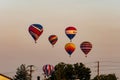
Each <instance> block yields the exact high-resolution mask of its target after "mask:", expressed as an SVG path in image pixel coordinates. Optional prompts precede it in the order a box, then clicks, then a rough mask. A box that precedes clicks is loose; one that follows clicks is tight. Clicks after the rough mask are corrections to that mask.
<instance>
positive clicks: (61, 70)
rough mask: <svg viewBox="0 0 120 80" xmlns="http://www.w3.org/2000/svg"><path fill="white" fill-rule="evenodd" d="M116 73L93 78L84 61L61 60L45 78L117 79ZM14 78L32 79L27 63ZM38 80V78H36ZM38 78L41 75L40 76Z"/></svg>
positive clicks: (73, 79)
mask: <svg viewBox="0 0 120 80" xmlns="http://www.w3.org/2000/svg"><path fill="white" fill-rule="evenodd" d="M117 79H118V78H117V77H116V75H115V74H101V75H99V76H98V75H96V76H95V77H94V78H93V79H91V70H90V68H88V67H86V66H85V65H84V64H83V63H75V64H66V63H64V62H60V63H58V64H57V65H55V67H54V71H53V72H52V73H51V75H49V76H47V77H45V78H44V80H117ZM13 80H32V77H31V74H30V71H28V68H27V66H26V65H25V64H22V65H20V67H18V68H17V71H16V74H15V76H14V77H13ZM36 80H37V79H36ZM38 80H40V77H39V76H38Z"/></svg>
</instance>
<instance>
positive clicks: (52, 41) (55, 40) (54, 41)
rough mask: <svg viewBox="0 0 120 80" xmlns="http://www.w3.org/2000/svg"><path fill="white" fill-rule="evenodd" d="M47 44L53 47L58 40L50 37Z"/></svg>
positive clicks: (54, 36) (53, 36)
mask: <svg viewBox="0 0 120 80" xmlns="http://www.w3.org/2000/svg"><path fill="white" fill-rule="evenodd" d="M48 40H49V42H50V43H51V44H52V46H54V45H55V43H56V42H57V40H58V37H57V36H56V35H50V36H49V38H48Z"/></svg>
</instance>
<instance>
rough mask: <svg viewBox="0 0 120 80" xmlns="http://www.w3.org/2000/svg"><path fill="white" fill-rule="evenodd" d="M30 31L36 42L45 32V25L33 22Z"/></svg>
mask: <svg viewBox="0 0 120 80" xmlns="http://www.w3.org/2000/svg"><path fill="white" fill-rule="evenodd" d="M28 31H29V33H30V35H31V36H32V38H33V39H34V40H35V42H36V41H37V40H38V38H39V37H40V35H41V34H42V33H43V27H42V25H40V24H32V25H30V26H29V29H28Z"/></svg>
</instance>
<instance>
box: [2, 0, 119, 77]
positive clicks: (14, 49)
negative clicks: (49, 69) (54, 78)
mask: <svg viewBox="0 0 120 80" xmlns="http://www.w3.org/2000/svg"><path fill="white" fill-rule="evenodd" d="M119 4H120V0H0V56H1V58H0V73H3V74H6V75H8V76H10V77H12V76H13V75H14V74H15V72H16V69H17V68H18V67H19V66H20V65H21V64H26V65H31V64H32V65H35V66H36V71H35V72H34V73H33V78H34V79H36V76H38V75H40V76H42V75H41V74H42V73H43V72H42V66H43V65H44V64H51V65H56V64H57V63H59V62H65V63H70V64H74V63H77V62H82V63H85V64H86V65H87V66H89V67H91V66H96V65H97V63H96V61H100V65H101V66H100V74H103V73H107V74H108V73H115V74H116V75H117V77H119V76H120V51H119V50H120V5H119ZM34 23H38V24H41V25H42V26H43V28H44V32H43V34H42V35H41V36H40V38H39V40H38V41H37V44H35V43H34V40H33V38H32V37H31V36H30V34H29V32H28V28H29V26H30V25H31V24H34ZM68 26H75V27H76V28H77V34H76V36H75V37H74V39H73V41H72V42H73V43H74V44H75V45H76V50H75V52H74V53H73V54H72V56H71V58H70V57H69V55H68V54H67V53H66V51H65V49H64V46H65V44H66V43H68V42H69V39H68V37H67V36H66V35H65V28H66V27H68ZM51 34H56V35H57V36H58V42H57V43H56V44H55V47H54V48H53V47H52V46H51V44H50V43H49V41H48V36H49V35H51ZM83 41H90V42H91V43H92V44H93V48H92V50H91V52H90V53H89V54H88V57H87V58H86V57H85V55H84V54H83V52H82V51H81V50H80V44H81V43H82V42H83ZM102 65H107V66H106V67H105V66H102ZM109 65H114V67H113V66H109ZM110 67H112V68H110ZM92 68H93V67H92ZM96 69H97V68H96V67H95V68H93V69H91V70H92V71H93V72H92V76H93V77H94V76H96V75H97V73H96V71H95V70H96Z"/></svg>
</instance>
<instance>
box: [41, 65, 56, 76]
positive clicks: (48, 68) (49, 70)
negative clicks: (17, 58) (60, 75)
mask: <svg viewBox="0 0 120 80" xmlns="http://www.w3.org/2000/svg"><path fill="white" fill-rule="evenodd" d="M53 71H54V67H53V66H52V65H50V64H46V65H44V66H43V72H44V74H45V75H46V76H47V77H49V76H50V75H51V74H52V73H53Z"/></svg>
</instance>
